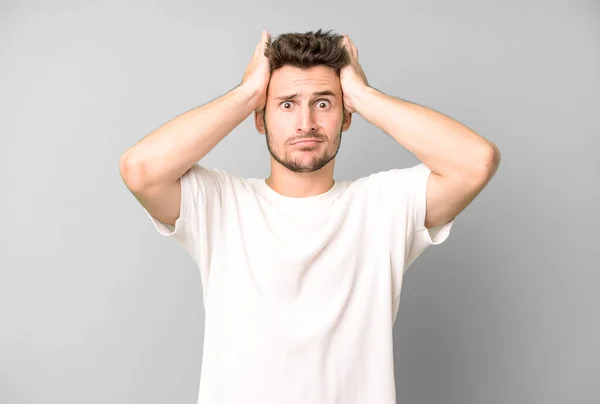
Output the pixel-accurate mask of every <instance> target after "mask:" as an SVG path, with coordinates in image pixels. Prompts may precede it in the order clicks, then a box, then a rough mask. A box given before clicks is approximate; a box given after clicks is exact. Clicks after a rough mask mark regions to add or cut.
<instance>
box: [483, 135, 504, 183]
mask: <svg viewBox="0 0 600 404" xmlns="http://www.w3.org/2000/svg"><path fill="white" fill-rule="evenodd" d="M501 157H502V156H501V154H500V149H499V148H498V146H497V145H496V144H495V143H494V142H490V141H488V145H486V146H485V147H484V148H483V151H482V152H481V154H480V157H479V159H478V162H479V164H478V168H477V171H478V172H480V173H481V175H482V177H483V178H484V179H485V181H486V182H487V181H489V180H490V179H492V177H493V176H494V175H495V174H496V171H498V167H500V160H501Z"/></svg>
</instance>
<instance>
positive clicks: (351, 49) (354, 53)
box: [343, 34, 358, 58]
mask: <svg viewBox="0 0 600 404" xmlns="http://www.w3.org/2000/svg"><path fill="white" fill-rule="evenodd" d="M343 42H344V45H345V46H346V49H347V50H348V53H350V56H352V57H353V58H358V50H357V49H356V46H354V43H352V40H351V39H350V36H348V34H344V41H343Z"/></svg>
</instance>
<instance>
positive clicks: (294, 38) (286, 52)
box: [265, 29, 350, 75]
mask: <svg viewBox="0 0 600 404" xmlns="http://www.w3.org/2000/svg"><path fill="white" fill-rule="evenodd" d="M342 39H344V37H343V36H342V35H339V34H333V33H332V30H329V31H322V30H321V29H319V30H318V31H316V32H313V31H308V32H306V33H287V34H281V35H279V36H278V37H277V38H275V39H274V40H273V41H272V42H271V43H270V44H267V48H266V49H265V56H266V57H267V58H268V59H269V63H270V65H271V72H272V71H273V70H277V69H279V68H281V67H283V66H285V65H290V66H294V67H299V68H301V69H308V68H310V67H313V66H328V67H331V68H333V69H335V71H336V73H337V74H338V75H339V74H340V69H341V68H342V67H345V66H346V65H348V64H349V63H350V56H349V55H348V53H347V52H346V49H345V48H344V46H343V45H342Z"/></svg>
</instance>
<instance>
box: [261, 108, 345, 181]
mask: <svg viewBox="0 0 600 404" xmlns="http://www.w3.org/2000/svg"><path fill="white" fill-rule="evenodd" d="M263 123H264V125H265V135H266V136H265V137H266V140H267V149H269V154H271V156H272V157H273V159H275V161H277V162H278V163H279V164H281V165H282V166H284V167H285V168H287V169H288V170H290V171H292V172H295V173H312V172H315V171H318V170H320V169H321V168H323V167H325V166H326V165H327V164H328V163H329V162H330V161H331V160H333V159H334V158H335V156H337V154H338V151H339V150H340V146H341V144H342V128H341V126H342V125H340V131H339V135H338V136H337V145H336V148H335V152H333V153H331V154H328V149H325V151H324V152H322V153H321V154H320V155H318V156H315V157H313V158H312V159H311V160H310V162H308V163H304V162H303V161H302V160H301V159H298V160H294V159H293V158H290V157H288V156H287V155H284V156H278V155H277V154H276V153H275V152H274V150H273V148H272V147H271V146H272V140H273V139H272V138H271V136H270V135H269V130H268V128H267V118H266V116H265V115H263Z"/></svg>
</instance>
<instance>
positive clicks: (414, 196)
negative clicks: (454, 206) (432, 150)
mask: <svg viewBox="0 0 600 404" xmlns="http://www.w3.org/2000/svg"><path fill="white" fill-rule="evenodd" d="M430 174H431V169H429V167H427V166H426V165H425V164H424V163H420V164H417V165H415V166H413V167H408V168H403V169H393V170H389V171H385V172H381V173H378V174H377V176H378V177H379V178H378V179H377V181H376V182H377V184H378V187H380V188H381V197H382V199H383V200H382V205H383V206H382V207H383V212H385V215H386V216H387V217H388V218H389V219H388V221H387V222H386V226H385V229H384V231H387V232H388V233H389V234H388V236H389V237H390V249H391V251H390V254H391V258H392V263H393V266H394V268H393V269H394V271H396V272H398V273H399V274H400V275H401V274H403V273H404V272H406V270H407V269H408V268H409V267H410V266H411V265H412V264H413V263H414V261H415V260H416V259H417V258H418V257H419V256H420V255H421V254H422V253H423V252H424V251H425V250H426V249H427V247H429V246H432V245H439V244H441V243H443V242H444V241H446V239H447V238H448V236H449V234H450V229H451V228H452V225H453V224H454V221H455V219H456V218H453V219H451V220H449V221H448V222H446V223H444V224H442V225H440V226H437V227H432V228H429V229H428V228H426V227H425V215H426V208H427V181H428V180H429V176H430ZM384 220H385V219H384ZM397 275H398V274H397Z"/></svg>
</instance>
